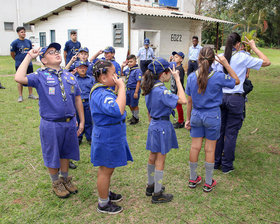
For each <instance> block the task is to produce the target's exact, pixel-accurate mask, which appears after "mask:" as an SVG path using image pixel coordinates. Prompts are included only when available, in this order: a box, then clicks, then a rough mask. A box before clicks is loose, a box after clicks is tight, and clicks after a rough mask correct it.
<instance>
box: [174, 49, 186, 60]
mask: <svg viewBox="0 0 280 224" xmlns="http://www.w3.org/2000/svg"><path fill="white" fill-rule="evenodd" d="M175 54H178V55H179V56H181V57H182V58H183V59H184V58H185V55H184V53H183V52H182V51H179V52H176V51H173V52H172V55H173V56H174V55H175Z"/></svg>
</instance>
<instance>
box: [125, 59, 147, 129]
mask: <svg viewBox="0 0 280 224" xmlns="http://www.w3.org/2000/svg"><path fill="white" fill-rule="evenodd" d="M127 65H128V68H127V69H126V70H125V71H124V72H123V73H122V74H123V75H125V76H126V79H125V83H126V105H128V106H129V108H130V110H131V113H132V118H131V119H130V124H132V125H134V124H137V123H138V122H139V107H138V103H139V98H140V93H141V89H140V84H141V80H142V71H141V69H140V68H139V66H138V65H137V62H136V56H135V55H134V54H131V55H129V56H127V60H126V61H125V62H124V63H123V64H122V67H121V68H122V71H123V68H124V67H125V66H127Z"/></svg>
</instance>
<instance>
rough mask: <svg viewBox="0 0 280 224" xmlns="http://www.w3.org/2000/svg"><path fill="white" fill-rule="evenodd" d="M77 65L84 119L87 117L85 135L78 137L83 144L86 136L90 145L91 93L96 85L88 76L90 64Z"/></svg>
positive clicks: (80, 63) (80, 62)
mask: <svg viewBox="0 0 280 224" xmlns="http://www.w3.org/2000/svg"><path fill="white" fill-rule="evenodd" d="M75 64H76V70H77V74H78V75H77V76H76V79H77V82H78V85H79V87H80V89H81V98H82V102H83V106H84V117H85V128H84V131H83V133H81V134H80V135H79V136H78V139H79V144H81V142H82V139H83V135H84V134H85V136H86V139H87V141H88V143H89V144H91V133H92V119H91V115H90V108H89V93H90V90H91V88H92V86H93V84H94V78H93V76H91V75H88V74H87V69H88V64H87V62H84V61H78V62H77V63H75ZM77 120H78V123H80V119H79V116H77Z"/></svg>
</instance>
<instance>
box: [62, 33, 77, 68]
mask: <svg viewBox="0 0 280 224" xmlns="http://www.w3.org/2000/svg"><path fill="white" fill-rule="evenodd" d="M80 47H81V43H80V42H79V41H77V32H76V31H75V30H72V31H71V33H70V40H68V41H67V42H66V43H65V47H64V61H65V65H67V64H68V63H69V61H70V60H71V58H72V57H73V56H74V55H76V54H77V52H78V50H79V49H80Z"/></svg>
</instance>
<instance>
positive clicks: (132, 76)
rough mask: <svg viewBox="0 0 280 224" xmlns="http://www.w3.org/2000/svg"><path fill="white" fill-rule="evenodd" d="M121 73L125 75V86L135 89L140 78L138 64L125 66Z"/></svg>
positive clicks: (140, 72)
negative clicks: (130, 66) (129, 66)
mask: <svg viewBox="0 0 280 224" xmlns="http://www.w3.org/2000/svg"><path fill="white" fill-rule="evenodd" d="M123 73H124V75H125V76H126V87H127V88H131V89H135V88H136V85H137V82H138V81H141V80H142V71H141V69H140V68H139V67H138V65H135V66H133V67H132V68H127V69H126V70H125V71H124V72H123Z"/></svg>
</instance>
